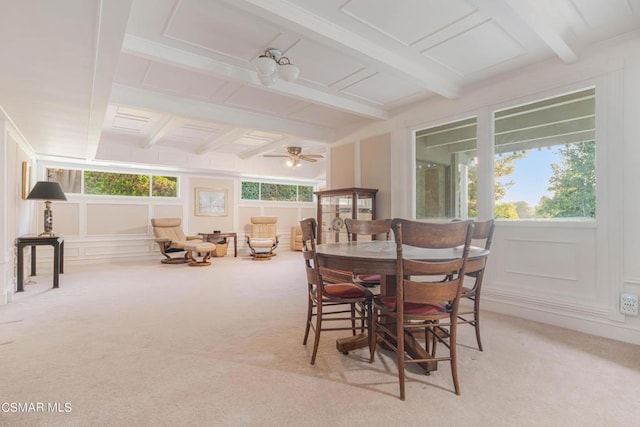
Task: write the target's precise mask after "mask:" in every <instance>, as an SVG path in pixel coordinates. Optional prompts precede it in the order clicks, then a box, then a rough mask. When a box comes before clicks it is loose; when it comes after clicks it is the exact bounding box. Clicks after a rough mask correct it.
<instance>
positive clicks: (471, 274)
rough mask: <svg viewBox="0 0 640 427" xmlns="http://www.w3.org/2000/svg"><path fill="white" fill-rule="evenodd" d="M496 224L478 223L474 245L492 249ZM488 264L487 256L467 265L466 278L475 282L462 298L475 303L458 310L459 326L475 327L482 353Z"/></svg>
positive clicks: (475, 223) (476, 223)
mask: <svg viewBox="0 0 640 427" xmlns="http://www.w3.org/2000/svg"><path fill="white" fill-rule="evenodd" d="M494 228H495V223H494V221H493V220H492V219H490V220H488V221H476V222H474V227H473V238H472V244H473V245H474V246H481V247H484V248H485V249H487V250H488V249H490V248H491V241H492V240H493V230H494ZM486 264H487V256H484V257H482V258H478V259H474V260H471V261H469V262H468V263H467V267H466V269H465V277H467V278H470V279H471V280H473V284H472V285H471V286H465V285H464V284H463V288H462V295H461V297H462V298H466V299H468V300H470V301H471V302H472V303H473V306H471V307H469V306H467V305H460V309H459V310H458V324H469V325H472V326H474V327H475V330H476V340H477V341H478V349H479V350H480V351H482V341H481V340H480V291H481V290H482V280H483V278H484V269H485V266H486Z"/></svg>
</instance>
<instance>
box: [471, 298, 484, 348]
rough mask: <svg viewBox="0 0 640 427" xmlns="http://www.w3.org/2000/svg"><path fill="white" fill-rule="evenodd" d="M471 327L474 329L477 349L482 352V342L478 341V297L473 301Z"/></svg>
mask: <svg viewBox="0 0 640 427" xmlns="http://www.w3.org/2000/svg"><path fill="white" fill-rule="evenodd" d="M473 318H474V321H473V325H474V326H475V327H476V341H478V349H479V350H480V351H482V340H481V339H480V298H478V295H476V297H475V298H474V301H473Z"/></svg>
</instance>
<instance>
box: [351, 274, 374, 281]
mask: <svg viewBox="0 0 640 427" xmlns="http://www.w3.org/2000/svg"><path fill="white" fill-rule="evenodd" d="M356 280H358V281H360V282H366V283H380V275H379V274H358V275H357V276H356Z"/></svg>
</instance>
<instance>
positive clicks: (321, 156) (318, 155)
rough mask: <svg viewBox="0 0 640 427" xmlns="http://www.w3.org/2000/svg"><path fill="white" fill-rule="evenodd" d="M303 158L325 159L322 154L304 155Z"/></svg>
mask: <svg viewBox="0 0 640 427" xmlns="http://www.w3.org/2000/svg"><path fill="white" fill-rule="evenodd" d="M303 156H307V157H313V158H314V159H324V156H323V155H322V154H303Z"/></svg>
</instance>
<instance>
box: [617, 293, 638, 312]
mask: <svg viewBox="0 0 640 427" xmlns="http://www.w3.org/2000/svg"><path fill="white" fill-rule="evenodd" d="M620 313H622V314H630V315H632V316H637V315H638V295H633V294H622V295H620Z"/></svg>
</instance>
